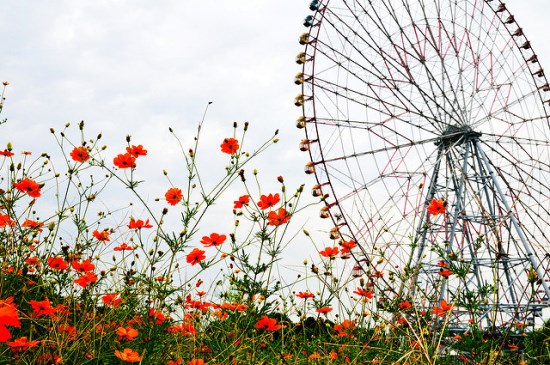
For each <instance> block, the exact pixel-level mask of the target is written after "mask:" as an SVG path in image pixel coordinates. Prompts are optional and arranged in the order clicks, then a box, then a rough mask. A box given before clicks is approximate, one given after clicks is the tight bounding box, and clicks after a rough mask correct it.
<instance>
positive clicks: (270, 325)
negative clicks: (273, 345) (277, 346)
mask: <svg viewBox="0 0 550 365" xmlns="http://www.w3.org/2000/svg"><path fill="white" fill-rule="evenodd" d="M254 327H256V328H258V329H260V328H264V329H265V330H266V331H276V330H278V329H279V328H281V325H279V324H277V320H276V319H273V318H269V317H268V316H262V318H260V319H259V320H258V322H257V323H256V324H255V325H254Z"/></svg>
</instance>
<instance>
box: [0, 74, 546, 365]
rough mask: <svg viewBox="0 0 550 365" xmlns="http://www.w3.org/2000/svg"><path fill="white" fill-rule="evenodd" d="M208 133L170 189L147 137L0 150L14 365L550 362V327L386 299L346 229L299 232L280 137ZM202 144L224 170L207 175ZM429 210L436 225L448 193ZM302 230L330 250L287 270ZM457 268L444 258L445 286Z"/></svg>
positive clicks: (1, 260)
mask: <svg viewBox="0 0 550 365" xmlns="http://www.w3.org/2000/svg"><path fill="white" fill-rule="evenodd" d="M6 86H7V84H6V83H5V85H4V88H5V87H6ZM0 128H1V126H0ZM204 128H206V126H205V125H203V123H202V122H201V123H200V125H199V128H198V129H197V134H196V136H194V137H195V138H192V139H189V138H188V139H186V140H185V141H184V142H185V143H184V142H179V144H180V146H181V150H182V153H181V161H182V163H181V167H179V168H180V169H184V170H185V176H186V178H185V179H173V178H171V172H170V171H166V170H164V171H163V172H162V175H163V179H164V186H162V188H159V186H157V185H155V186H148V185H147V181H143V180H142V172H141V171H140V162H141V161H143V160H144V159H147V158H149V156H148V147H147V141H133V140H132V137H131V136H127V137H126V140H125V143H124V144H123V147H120V146H116V147H113V148H112V149H113V150H114V152H113V151H111V147H109V148H107V147H106V146H103V145H102V144H101V142H102V140H101V137H102V136H101V134H100V135H97V136H96V137H95V138H90V137H89V136H88V135H87V133H88V132H87V130H86V129H85V125H84V122H81V123H77V124H76V125H69V124H67V125H66V126H65V128H64V129H63V130H61V131H56V130H54V129H52V130H51V136H52V144H54V143H56V144H57V146H58V148H57V149H56V148H54V150H55V151H48V152H47V153H42V152H41V151H40V152H39V153H42V154H35V153H37V152H35V151H22V150H20V149H18V147H17V146H12V145H11V144H10V143H7V145H6V147H5V148H2V149H0V168H1V173H0V272H1V275H0V364H125V363H135V364H166V365H175V364H185V365H205V364H209V365H215V364H219V365H221V364H227V365H229V364H401V365H404V364H468V363H470V364H523V365H526V364H545V363H546V364H547V363H549V362H548V361H549V359H550V327H549V325H548V324H547V325H546V327H544V328H542V329H537V330H530V329H528V328H526V327H527V326H525V325H524V324H523V323H515V324H514V326H513V327H511V328H509V329H508V330H507V331H506V332H505V333H501V334H500V335H498V336H497V335H494V334H488V333H487V332H486V331H483V330H481V329H479V328H477V326H476V325H475V324H472V325H471V326H470V327H469V328H468V329H467V330H464V331H460V332H456V331H453V329H452V328H450V327H449V326H448V325H447V323H448V318H449V317H450V314H451V312H452V310H453V308H454V306H455V305H457V303H448V302H447V301H445V300H441V301H438V302H437V303H436V305H433V306H431V308H430V310H428V311H426V310H423V309H421V308H419V307H417V305H416V303H415V301H414V300H413V298H410V297H404V298H400V297H391V298H386V297H384V293H381V292H380V291H379V290H378V287H377V286H376V285H375V284H373V283H375V278H376V276H382V275H384V273H376V272H370V271H368V270H366V269H365V268H363V267H362V266H361V263H360V262H355V260H354V259H353V257H352V254H354V253H355V251H356V250H357V244H356V243H355V242H353V241H345V240H342V239H340V238H339V237H338V235H337V232H332V233H331V243H330V244H316V243H315V242H314V238H313V237H312V235H310V233H309V232H308V230H306V229H301V228H298V229H292V228H290V227H291V226H292V224H293V223H294V221H295V220H298V219H299V217H300V215H301V214H307V213H306V212H307V208H308V205H310V204H313V205H315V204H318V203H303V201H304V200H305V199H303V196H302V195H303V194H304V192H305V191H306V188H305V187H304V186H299V187H297V188H295V189H289V188H288V187H287V186H286V185H285V180H284V178H283V177H282V176H279V177H277V178H276V180H277V184H278V186H279V188H278V189H277V191H262V183H261V179H262V178H263V176H260V175H259V174H258V173H257V172H256V171H255V170H254V166H253V160H255V159H258V158H261V155H262V153H263V152H264V151H266V150H267V149H268V148H270V147H271V146H272V145H273V144H275V143H277V141H278V140H277V133H276V132H275V133H274V135H273V136H272V138H269V139H268V140H267V141H265V142H264V143H260V144H258V145H256V146H251V147H250V148H249V147H248V145H247V142H248V139H247V134H248V133H253V132H251V131H249V125H248V123H243V124H242V125H238V124H237V123H235V124H234V125H233V128H232V129H228V131H227V135H228V137H227V138H224V139H223V140H221V141H219V144H217V145H215V146H202V145H201V144H200V141H201V133H204V132H202V130H203V129H204ZM167 133H170V134H171V135H172V136H173V138H174V139H176V140H177V141H179V139H178V137H177V136H176V134H175V133H174V132H173V131H172V130H169V131H167ZM4 138H6V137H5V136H4ZM4 138H3V139H4ZM188 141H191V142H190V145H187V144H188V143H189V142H188ZM202 150H206V151H209V152H208V153H216V154H218V155H219V159H224V161H225V168H224V169H223V170H222V171H219V172H211V171H210V170H203V169H202V168H201V166H200V165H199V164H198V161H199V159H198V157H197V156H199V154H200V153H201V151H202ZM275 169H276V167H275ZM203 171H208V173H209V174H210V173H211V174H214V175H215V176H219V179H218V180H217V181H216V182H214V183H210V181H211V179H206V178H205V176H204V175H203ZM273 173H274V174H276V173H277V172H276V171H273ZM266 178H269V179H271V180H275V178H273V179H272V178H270V177H266ZM206 181H208V184H207V182H206ZM307 190H309V189H307ZM234 192H238V193H237V194H235V195H234V196H229V197H228V198H229V199H230V201H232V204H230V205H228V206H226V207H225V208H224V209H225V211H226V212H227V215H226V216H223V217H215V220H214V221H216V220H218V221H219V220H227V222H229V223H230V226H232V227H233V228H232V230H229V231H222V230H221V229H220V228H218V227H216V226H213V225H212V224H211V223H209V224H207V225H206V224H205V223H204V222H206V221H207V220H208V219H210V220H208V222H211V221H212V219H211V218H209V216H210V215H211V214H212V212H213V210H212V207H213V206H214V205H215V204H216V203H218V202H219V201H222V197H226V196H227V195H228V194H229V195H231V194H234ZM120 196H124V197H128V200H130V201H131V204H123V203H120V201H121V199H119V197H120ZM321 199H322V197H321ZM426 209H428V212H429V214H431V215H432V216H434V219H435V218H437V216H438V215H439V214H442V213H444V211H445V202H444V201H442V200H436V199H434V201H432V202H431V204H430V205H429V206H428V207H427V208H426ZM220 226H222V225H221V224H220ZM224 227H226V225H224ZM296 232H297V233H296ZM297 236H299V237H300V240H301V241H302V242H303V241H304V240H305V241H306V242H309V243H310V244H311V250H312V251H314V252H315V256H316V259H315V260H313V262H312V261H311V260H308V258H305V257H304V259H303V265H302V266H301V267H300V268H297V269H296V270H295V272H294V274H295V277H291V278H289V277H282V276H281V274H280V272H279V268H280V267H281V262H284V260H285V252H286V251H285V249H286V248H287V246H288V245H289V244H291V243H292V242H293V241H294V240H297V238H296V237H297ZM316 247H319V248H316ZM454 274H455V273H454V272H453V267H451V266H449V265H448V264H447V263H446V262H444V261H442V262H441V265H440V271H439V276H440V277H441V280H445V279H446V278H448V277H449V276H451V275H454Z"/></svg>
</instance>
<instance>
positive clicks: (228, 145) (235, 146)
mask: <svg viewBox="0 0 550 365" xmlns="http://www.w3.org/2000/svg"><path fill="white" fill-rule="evenodd" d="M220 147H221V148H222V152H224V153H227V154H230V155H234V154H235V153H237V151H238V150H239V141H237V140H236V139H235V138H224V140H223V143H222V144H221V145H220Z"/></svg>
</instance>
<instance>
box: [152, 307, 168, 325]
mask: <svg viewBox="0 0 550 365" xmlns="http://www.w3.org/2000/svg"><path fill="white" fill-rule="evenodd" d="M149 317H151V318H153V319H154V320H155V324H162V323H164V321H165V320H166V316H165V315H164V313H162V311H161V310H160V309H153V308H150V309H149Z"/></svg>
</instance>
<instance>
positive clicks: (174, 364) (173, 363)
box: [166, 357, 183, 365]
mask: <svg viewBox="0 0 550 365" xmlns="http://www.w3.org/2000/svg"><path fill="white" fill-rule="evenodd" d="M182 361H183V359H182V358H181V357H179V358H178V359H177V360H169V361H168V362H167V363H166V365H180V364H181V363H182Z"/></svg>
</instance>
